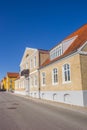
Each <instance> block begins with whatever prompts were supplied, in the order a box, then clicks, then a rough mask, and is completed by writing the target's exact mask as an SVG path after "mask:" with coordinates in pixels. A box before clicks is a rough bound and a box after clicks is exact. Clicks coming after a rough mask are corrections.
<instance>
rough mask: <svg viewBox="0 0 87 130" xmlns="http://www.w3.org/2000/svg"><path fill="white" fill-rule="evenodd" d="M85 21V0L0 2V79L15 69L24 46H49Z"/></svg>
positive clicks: (86, 12)
mask: <svg viewBox="0 0 87 130" xmlns="http://www.w3.org/2000/svg"><path fill="white" fill-rule="evenodd" d="M86 23H87V0H15V1H12V0H2V1H0V80H1V79H2V78H3V77H4V76H5V75H6V73H7V72H18V71H19V64H20V62H21V59H22V56H23V53H24V50H25V48H26V47H31V48H38V49H46V50H47V49H51V48H52V47H53V46H54V45H56V44H57V43H58V42H60V41H61V40H63V39H64V38H65V37H66V36H67V35H69V34H70V33H72V32H73V31H75V30H76V29H78V28H79V27H81V26H82V25H84V24H86Z"/></svg>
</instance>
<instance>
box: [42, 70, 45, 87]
mask: <svg viewBox="0 0 87 130" xmlns="http://www.w3.org/2000/svg"><path fill="white" fill-rule="evenodd" d="M43 73H44V74H45V84H43ZM41 86H46V72H41Z"/></svg>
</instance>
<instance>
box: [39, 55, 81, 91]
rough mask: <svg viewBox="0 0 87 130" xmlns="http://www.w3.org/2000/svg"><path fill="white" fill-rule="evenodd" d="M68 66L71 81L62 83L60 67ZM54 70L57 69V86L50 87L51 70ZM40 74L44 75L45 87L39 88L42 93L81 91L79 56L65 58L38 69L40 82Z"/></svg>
mask: <svg viewBox="0 0 87 130" xmlns="http://www.w3.org/2000/svg"><path fill="white" fill-rule="evenodd" d="M67 63H68V64H70V68H71V81H70V82H69V83H64V82H63V74H62V67H63V65H64V64H67ZM54 68H57V69H58V84H57V85H52V70H53V69H54ZM42 72H45V73H46V86H42V85H41V82H40V86H41V88H40V89H41V90H42V91H63V90H81V89H82V80H81V71H80V56H79V54H76V55H74V56H72V57H69V58H65V59H63V60H60V61H59V62H55V63H53V64H50V65H48V66H46V67H44V68H42V69H40V80H41V74H42Z"/></svg>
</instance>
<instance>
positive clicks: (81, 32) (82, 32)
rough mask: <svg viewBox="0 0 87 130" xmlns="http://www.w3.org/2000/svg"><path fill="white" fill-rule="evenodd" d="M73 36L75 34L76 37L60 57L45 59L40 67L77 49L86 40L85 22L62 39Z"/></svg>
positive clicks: (86, 28)
mask: <svg viewBox="0 0 87 130" xmlns="http://www.w3.org/2000/svg"><path fill="white" fill-rule="evenodd" d="M74 36H77V38H76V39H75V41H74V42H73V43H72V44H71V45H70V46H69V47H68V48H67V50H66V51H65V52H64V53H63V54H62V55H61V56H60V57H57V58H55V59H53V60H51V61H50V59H47V60H46V61H45V62H44V64H43V65H42V66H41V67H43V66H46V65H48V64H50V63H52V62H54V61H56V60H59V59H61V58H63V57H65V56H67V55H69V54H71V53H73V52H75V51H77V49H79V48H80V47H81V46H82V45H83V44H84V43H85V42H86V41H87V24H85V25H84V26H82V27H81V28H79V29H78V30H76V31H75V32H73V33H72V34H70V35H69V36H68V37H66V38H65V39H64V40H68V39H70V38H72V37H74ZM64 40H63V41H64Z"/></svg>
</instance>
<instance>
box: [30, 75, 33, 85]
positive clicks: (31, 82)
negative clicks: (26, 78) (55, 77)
mask: <svg viewBox="0 0 87 130" xmlns="http://www.w3.org/2000/svg"><path fill="white" fill-rule="evenodd" d="M30 84H31V87H33V77H31V78H30Z"/></svg>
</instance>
